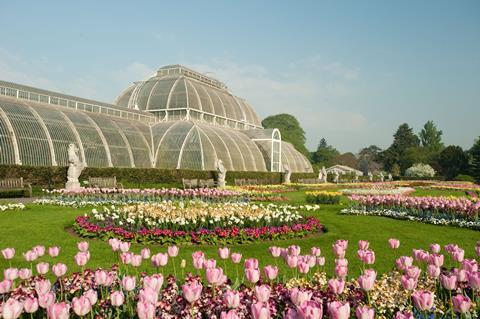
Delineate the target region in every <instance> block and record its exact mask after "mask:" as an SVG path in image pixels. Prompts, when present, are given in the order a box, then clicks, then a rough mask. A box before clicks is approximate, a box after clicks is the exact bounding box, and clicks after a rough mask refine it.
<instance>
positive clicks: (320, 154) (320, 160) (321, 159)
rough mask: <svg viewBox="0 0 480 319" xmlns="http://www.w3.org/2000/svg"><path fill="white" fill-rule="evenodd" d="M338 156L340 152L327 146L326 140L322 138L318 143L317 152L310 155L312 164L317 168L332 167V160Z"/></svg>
mask: <svg viewBox="0 0 480 319" xmlns="http://www.w3.org/2000/svg"><path fill="white" fill-rule="evenodd" d="M338 155H340V152H339V151H337V149H336V148H334V147H333V146H331V145H328V143H327V140H326V139H325V138H322V139H321V140H320V143H318V147H317V150H316V151H315V152H313V153H312V162H313V163H314V164H317V166H318V167H321V166H326V167H329V166H332V164H333V162H332V160H333V159H334V158H335V157H336V156H338Z"/></svg>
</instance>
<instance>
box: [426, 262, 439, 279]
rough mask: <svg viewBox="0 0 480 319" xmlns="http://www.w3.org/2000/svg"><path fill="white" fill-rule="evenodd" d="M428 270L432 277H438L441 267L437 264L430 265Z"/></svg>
mask: <svg viewBox="0 0 480 319" xmlns="http://www.w3.org/2000/svg"><path fill="white" fill-rule="evenodd" d="M427 272H428V275H429V276H430V277H432V278H438V276H440V267H437V266H435V265H428V267H427Z"/></svg>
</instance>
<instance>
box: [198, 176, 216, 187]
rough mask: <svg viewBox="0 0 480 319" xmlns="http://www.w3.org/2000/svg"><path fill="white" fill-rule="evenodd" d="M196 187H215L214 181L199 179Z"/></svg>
mask: <svg viewBox="0 0 480 319" xmlns="http://www.w3.org/2000/svg"><path fill="white" fill-rule="evenodd" d="M198 187H202V188H213V187H215V181H214V180H213V178H209V179H199V180H198Z"/></svg>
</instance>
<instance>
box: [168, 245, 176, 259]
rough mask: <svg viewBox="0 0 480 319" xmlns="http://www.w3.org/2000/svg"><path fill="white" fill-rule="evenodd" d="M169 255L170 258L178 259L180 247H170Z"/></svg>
mask: <svg viewBox="0 0 480 319" xmlns="http://www.w3.org/2000/svg"><path fill="white" fill-rule="evenodd" d="M167 253H168V256H170V257H177V256H178V247H177V246H175V245H173V246H169V247H168V248H167Z"/></svg>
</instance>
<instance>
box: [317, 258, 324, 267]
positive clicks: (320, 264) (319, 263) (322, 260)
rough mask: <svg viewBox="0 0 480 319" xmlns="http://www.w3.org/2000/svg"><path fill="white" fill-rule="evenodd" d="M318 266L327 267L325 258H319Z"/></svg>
mask: <svg viewBox="0 0 480 319" xmlns="http://www.w3.org/2000/svg"><path fill="white" fill-rule="evenodd" d="M317 265H319V266H320V267H323V266H325V257H317Z"/></svg>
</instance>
